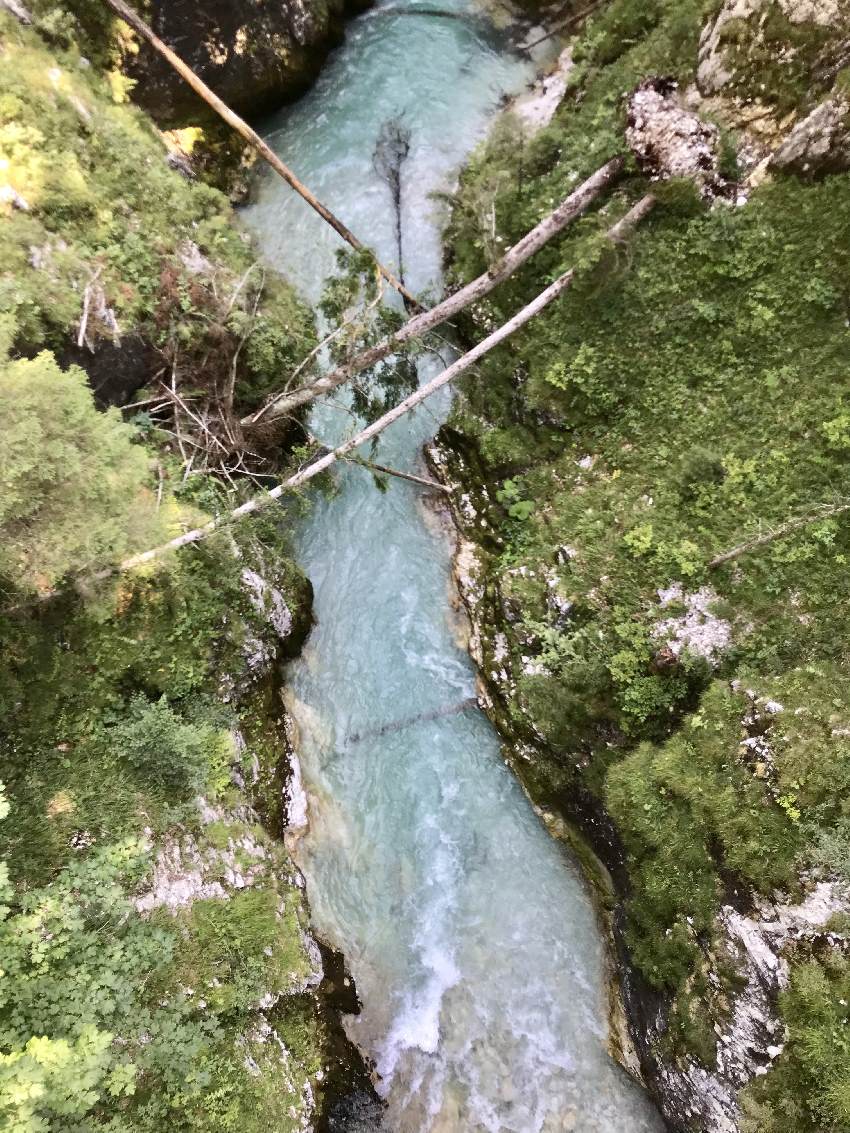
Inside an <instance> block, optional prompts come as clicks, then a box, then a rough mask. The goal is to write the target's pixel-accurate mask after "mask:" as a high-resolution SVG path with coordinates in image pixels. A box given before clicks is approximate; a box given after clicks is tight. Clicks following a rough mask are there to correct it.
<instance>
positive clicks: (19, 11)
mask: <svg viewBox="0 0 850 1133" xmlns="http://www.w3.org/2000/svg"><path fill="white" fill-rule="evenodd" d="M0 8H5V9H6V11H7V12H11V13H12V15H13V16H14V17H15V18H16V19H18V20H20V21H21V23H22V24H31V23H32V16H31V15H30V12H29V9H27V8H25V7H24V5H23V4H21V3H20V0H0Z"/></svg>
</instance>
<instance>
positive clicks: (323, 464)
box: [97, 195, 655, 577]
mask: <svg viewBox="0 0 850 1133" xmlns="http://www.w3.org/2000/svg"><path fill="white" fill-rule="evenodd" d="M654 204H655V198H654V197H653V196H651V195H647V196H645V197H642V198H641V200H639V201H638V202H637V204H636V205H634V206H633V207H632V208H631V209H630V210H629V212H627V213H626V215H625V216H624V217H623V218H622V220H620V221H618V222H617V224H615V225H613V226H612V227H611V228H610V229H609V230H608V232H607V236H608V239H609V240H611V241H613V242H614V243H618V242H620V241H621V240H623V239H624V238H625V237H626V236H627V235H628V234H629V233H630V232H631V231H632V229H633V228H634V227H635V225H637V224H638V223H639V222H640V221H641V220H642V219H643V218H644V217H645V216H646V215H647V213H649V212H650V210H651V209H652V207H653V206H654ZM574 278H575V269H574V268H570V270H569V271H567V272H565V273H564V274H563V275H562V276H560V277H559V278H558V279H556V280H555V282H554V283H552V284H550V285H549V287H547V288H546V290H545V291H542V292H541V293H540V294H539V295H538V296H537V297H536V298H535V299H532V301H531V302H530V303H529V304H527V306H525V307H523V308H522V310H521V311H519V312H518V313H517V314H516V315H514V317H513V318H512V319H509V320H508V322H506V323H504V324H503V325H502V326H500V327H499V328H498V329H497V330H494V331H493V333H492V334H489V335H487V337H486V338H485V339H482V341H481V342H479V343H478V345H477V346H474V347H473V348H472V349H471V350H470V351H468V352H467V353H466V354H464V355H463V356H462V357H461V358H458V359H457V361H456V362H453V363H452V365H451V366H449V367H448V368H447V369H445V370H443V371H442V373H440V374H437V376H436V377H434V378H432V379H431V381H430V382H426V383H425V385H423V386H420V387H419V389H417V390H415V391H414V392H413V393H412V394H410V396H409V397H406V398H404V400H403V401H400V402H399V403H398V405H396V406H394V407H393V408H392V409H390V410H389V412H387V413H385V414H384V415H383V417H379V418H378V420H377V421H374V422H373V423H372V424H371V425H368V426H367V427H366V428H365V429H362V430H361V431H360V432H359V433H357V434H356V435H355V436H353V437H351V438H350V439H349V440H347V441H345V442H344V443H343V444H341V445H339V446H338V447H337V448H335V449H332V450H331V451H329V452H326V453H324V454H323V455H322V456H320V457H319V459H318V460H314V461H312V462H311V463H310V464H308V465H306V466H305V467H304V468H301V469H300V470H299V471H298V472H296V473H295V475H294V476H290V477H289V479H288V480H284V481H283V483H281V484H278V486H277V487H276V488H272V490H271V491H270V492H265V493H263V495H261V496H254V498H253V499H250V500H248V501H247V502H246V503H244V504H242V505H240V506H239V507H238V508H235V509H234V510H233V511H232V512H229V513H228V514H227V515H222V516H219V517H218V518H217V519H211V520H210V522H209V523H205V524H204V525H203V526H202V527H196V528H195V529H194V530H193V531H187V532H186V533H185V534H183V535H178V536H177V538H176V539H171V540H169V542H167V543H163V544H162V546H160V547H154V548H153V549H152V550H150V551H144V552H143V553H142V554H140V555H133V556H132V557H130V558H128V559H125V560H124V561H123V562H122V563H121V564H120V565H119V566H118V568H117V570H118V571H129V570H133V569H134V568H135V567H138V566H142V565H143V564H144V563H149V562H152V561H153V560H154V559H159V558H162V556H163V555H165V554H167V553H168V552H169V551H175V550H177V549H178V548H179V547H185V546H187V545H188V544H190V543H198V542H200V541H201V539H204V538H206V536H207V535H211V534H212V533H213V532H214V531H218V530H219V528H221V527H225V526H227V525H228V524H230V523H233V522H235V521H236V520H238V519H242V518H243V517H244V516H246V515H253V514H254V513H255V512H258V511H260V510H261V509H262V508H264V507H266V506H267V505H268V504H270V503H272V502H273V501H274V500H278V499H280V497H281V496H282V495H283V494H284V493H285V492H288V491H291V490H292V489H294V488H300V487H301V486H302V485H303V484H306V483H307V482H308V481H309V480H312V479H313V478H314V477H315V476H318V475H319V474H320V473H322V472H324V471H326V470H327V469H328V468H330V467H331V465H333V464H335V463H336V462H337V461H338V460H340V459H342V458H344V457H346V456H347V455H348V453H350V452H353V450H354V449H356V448H359V447H360V445H364V444H366V443H367V441H371V440H372V439H373V438H374V437H377V436H378V435H379V434H381V433H383V431H384V430H385V429H387V428H389V426H390V425H392V424H393V423H394V422H395V421H398V419H399V418H400V417H403V416H404V415H405V414H406V413H409V412H410V411H411V410H412V409H415V408H416V406H417V405H421V404H422V402H423V401H425V400H427V399H428V398H429V397H431V396H432V395H433V394H435V393H436V392H437V390H440V389H442V388H443V387H444V386H446V385H448V384H449V383H450V382H453V381H454V380H455V379H456V378H459V377H460V376H461V374H464V373H466V371H467V370H469V369H470V367H472V366H474V365H475V363H476V362H477V361H478V360H479V358H483V357H484V355H485V354H487V353H489V351H491V350H492V349H493V348H494V347H495V346H498V345H499V343H501V342H504V341H505V339H506V338H509V337H510V336H511V335H512V334H514V333H516V331H518V330H519V329H520V327H524V326H525V325H526V323H528V322H530V321H531V320H532V319H533V318H534V317H535V315H538V314H539V313H540V312H541V311H542V310H544V309H545V308H546V307H548V306H549V304H550V303H552V302H554V300H555V299H557V298H558V297H559V296H560V295H563V293H564V292H565V291H566V290H567V288H568V287H569V286H570V284H571V283H572V282H573V279H574ZM112 573H114V571H109V570H107V571H104V572H103V573H102V575H98V576H97V577H108V576H109V575H110V574H112Z"/></svg>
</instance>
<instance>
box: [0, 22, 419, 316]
mask: <svg viewBox="0 0 850 1133" xmlns="http://www.w3.org/2000/svg"><path fill="white" fill-rule="evenodd" d="M3 2H4V3H5V2H6V0H3ZM103 3H105V4H106V5H107V6H108V7H109V8H111V9H112V11H113V12H114V13H115V14H116V15H117V16H120V18H121V19H122V20H123V21H124V22H125V23H126V24H129V25H130V27H131V28H132V29H133V31H135V32H137V33H138V34H139V35H140V36H141V37H142V38H143V39H145V40H147V42H148V43H149V44H150V45H151V47H153V49H154V50H155V51H158V52H159V54H160V55H162V57H163V58H164V59H165V60H166V61H167V62H168V63H170V65H171V66H172V67H173V68H174V70H175V71H176V72H177V73H178V75H180V77H181V78H183V79H185V80H186V82H187V83H188V84H189V86H190V87H191V88H192V90H193V91H194V92H195V93H196V94H197V95H199V96H200V98H202V99H203V100H204V102H205V103H206V104H207V106H209V107H211V108H212V109H213V110H214V111H215V112H216V114H218V116H219V117H220V118H223V119H224V121H225V122H226V123H227V124H228V126H231V127H232V128H233V129H234V130H235V131H236V132H237V133H238V134H241V135H242V137H243V138H244V139H245V141H246V142H247V143H248V144H249V145H250V146H251V147H252V148H253V149H255V150H256V151H257V153H258V154H259V155H260V157H262V158H263V159H264V160H265V161H267V162H268V164H269V165H270V166H271V167H272V169H273V170H274V171H275V173H277V174H279V176H281V177H282V178H283V180H284V181H285V182H286V183H287V185H289V186H290V188H292V189H294V190H295V192H296V193H298V195H299V196H300V197H302V198H303V199H304V200H305V201H306V202H307V204H308V205H309V206H310V208H312V209H314V210H315V211H316V212H317V213H318V214H319V216H320V217H321V218H322V220H324V221H326V222H327V223H328V224H329V225H330V226H331V228H333V229H334V230H335V231H336V232H337V233H338V234H339V235H340V236H341V237H342V238H343V240H345V242H346V243H347V244H350V245H351V247H352V248H356V249H357V251H363V250H364V249H365V247H366V245H365V244H363V243H362V242H361V241H360V240H358V238H357V237H356V236H355V235H354V233H353V232H352V231H351V230H350V229H349V228H347V227H346V225H344V224H343V222H342V221H341V220H340V219H339V217H337V216H335V215H334V214H333V213H332V212H331V210H330V209H329V208H327V207H326V206H325V205H323V204H322V202H321V201H320V200H319V199H318V197H315V196H314V195H313V193H312V192H311V191H310V190H309V189H308V188H307V186H306V185H305V184H303V183H302V182H301V181H299V180H298V178H297V177H296V176H295V174H294V173H293V172H292V170H291V169H290V168H289V167H288V166H287V165H284V163H283V162H282V161H281V160H280V158H279V157H278V156H277V154H276V153H275V152H274V150H273V149H271V147H270V146H268V145H267V144H266V143H265V142H264V141H263V139H262V138H261V137H260V135H259V134H258V133H257V132H256V131H255V130H252V129H251V127H250V126H249V125H248V123H247V122H246V121H245V120H244V119H243V118H240V117H239V115H238V114H237V113H236V112H235V111H233V110H231V109H230V107H229V106H228V105H227V103H226V102H223V101H222V99H220V98H219V97H218V95H217V94H215V92H214V91H212V90H211V89H210V88H209V87H208V86H207V84H206V83H205V82H204V81H203V79H200V78H199V77H198V76H197V75H196V74H195V72H194V71H193V70H192V68H191V67H189V66H187V64H186V63H184V62H183V60H182V59H181V58H180V56H179V55H177V54H176V53H175V52H174V51H172V50H171V48H170V47H169V46H168V44H166V43H164V42H163V41H162V40H161V39H160V38H159V36H158V35H157V34H156V32H154V31H153V29H152V28H150V27H149V26H148V25H147V24H146V23H145V21H144V20H143V19H142V18H141V16H139V15H138V14H137V13H136V12H134V11H133V9H132V8H131V7H129V5H127V4H125V3H124V0H103ZM376 266H377V268H378V271H379V272H380V273H381V275H382V276H383V277H384V279H385V280H386V281H387V283H389V284H390V286H391V287H393V288H395V290H396V291H398V292H399V294H400V295H402V296H403V298H404V299H405V300H406V301H407V302H408V303H409V304H411V305H412V306H413V308H414V309H415V310H421V307H420V304H419V303H418V302H417V300H416V298H415V297H414V296H413V295H411V293H410V292H409V291H408V290H407V288H406V287H405V286H404V284H403V283H401V281H400V280H398V279H396V277H395V276H394V275H393V273H392V272H391V271H390V270H389V268H386V267H384V266H383V264H381V263H378V262H377V261H376Z"/></svg>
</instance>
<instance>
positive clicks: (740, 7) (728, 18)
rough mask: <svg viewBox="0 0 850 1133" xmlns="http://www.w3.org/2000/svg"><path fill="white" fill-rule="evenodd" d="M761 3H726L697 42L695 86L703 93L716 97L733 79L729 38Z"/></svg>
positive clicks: (748, 0)
mask: <svg viewBox="0 0 850 1133" xmlns="http://www.w3.org/2000/svg"><path fill="white" fill-rule="evenodd" d="M762 4H763V0H727V2H726V3H725V4H724V5H723V7H722V8H721V9H720V11H719V13H718V14H717V18H716V19H715V20H714V22H713V23H710V24H708V25H707V26H706V27H705V28H704V29H703V32H702V36H701V37H700V43H699V63H698V65H697V85H698V86H699V89H700V90H701V91H702V93H703V94H716V93H717V91H719V90H721V89H722V88H723V87H725V86H726V84H727V83H729V82H730V81H731V80H732V78H733V77H734V68H733V65H732V62H731V59H730V57H729V52H728V50H727V47H728V37H729V34H730V32H731V31H732V29H733V28H734V27H735V26H736V25H739V24H740V22H741V21H744V20H749V18H750V17H751V16H752V15H754V14H755V13H756V12H758V11H759V10H760V9H761V7H762Z"/></svg>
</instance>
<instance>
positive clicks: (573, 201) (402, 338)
mask: <svg viewBox="0 0 850 1133" xmlns="http://www.w3.org/2000/svg"><path fill="white" fill-rule="evenodd" d="M623 165H624V159H623V158H622V157H615V158H612V159H611V161H609V162H606V164H605V165H603V166H602V167H601V169H597V171H596V172H595V173H594V174H592V175H591V176H590V177H588V179H587V180H586V181H585V182H583V184H581V185H579V187H578V188H577V189H576V190H575V191H574V192H572V193H570V195H569V196H568V197H566V198H565V199H564V200H563V201H562V202H561V204H560V205H559V206H558V207H557V208H556V209H555V211H554V212H552V213H550V214H549V216H547V217H545V218H544V219H543V220H541V221H540V223H539V224H538V225H536V227H534V228H532V230H531V231H530V232H528V233H527V234H526V235H525V236H524V237H523V238H522V240H520V241H519V242H518V243H516V244H514V246H513V247H512V248H509V249H508V250H507V252H505V254H504V255H503V256H502V258H501V259H500V260H499V261H498V263H496V264H494V265H493V267H492V268H490V270H489V271H487V272H485V273H484V274H483V275H480V276H479V277H478V278H477V279H474V280H473V281H472V282H471V283H468V284H467V285H466V286H465V287H462V288H461V289H460V290H459V291H456V292H455V293H454V295H450V296H449V297H448V298H447V299H444V300H443V301H442V303H438V304H437V305H436V306H435V307H432V308H431V309H430V310H429V311H423V312H422V313H421V314H419V315H415V316H414V317H413V318H412V319H409V320H408V321H407V322H406V323H405V324H404V326H402V327H401V328H400V329H399V330H397V331H396V332H395V333H394V334H391V335H389V336H388V337H387V338H385V339H383V340H382V341H381V342H379V343H377V344H376V345H375V346H370V347H369V348H368V349H366V350H362V351H361V352H360V353H359V354H356V355H355V356H354V357H353V358H351V359H350V360H349V361H348V362H344V363H343V364H342V365H341V366H338V367H337V368H336V369H335V370H331V371H330V373H328V374H324V375H323V376H322V377H320V378H318V379H317V380H316V381H314V382H310V383H308V384H307V385H304V386H301V387H299V388H298V389H294V390H292V391H290V392H284V393H282V394H280V395H278V396H277V397H276V398H272V400H271V401H269V402H268V403H267V404H266V405H265V406H264V407H262V408H261V409H259V410H258V411H257V412H256V413H253V414H251V416H249V417H244V418H243V419H242V426H243V428H245V429H250V428H251V427H252V426H255V425H257V424H258V423H259V422H261V421H263V422H267V421H273V420H274V419H275V418H276V417H282V416H285V415H286V414H289V413H291V412H292V411H293V410H294V409H298V408H299V407H300V406H302V405H307V404H309V402H311V401H313V400H314V399H315V398H317V397H321V396H322V395H323V394H327V393H331V392H332V391H333V390H335V389H338V388H339V387H340V386H342V385H345V383H346V382H348V381H350V379H351V378H353V377H354V376H355V374H359V373H361V372H362V371H363V370H367V369H368V368H369V367H370V366H374V365H375V364H376V363H378V362H380V361H382V359H384V358H386V357H387V356H388V355H390V354H392V353H394V352H395V351H396V350H398V348H399V347H400V346H403V345H404V344H405V343H406V342H410V341H411V339H415V338H421V337H422V336H423V335H426V334H428V333H429V332H430V331H432V330H434V329H435V328H436V327H438V326H440V325H441V324H442V323H445V322H447V321H448V320H449V319H451V318H453V317H454V316H455V315H457V314H459V313H460V312H461V311H462V310H464V309H465V308H466V307H468V306H469V305H470V304H471V303H475V302H476V301H477V300H480V299H483V298H484V296H485V295H489V294H490V292H491V291H493V290H494V289H495V288H496V287H498V286H499V284H500V283H503V282H504V281H505V280H506V279H508V278H509V277H510V276H511V275H513V274H514V272H515V271H517V269H518V268H520V267H522V265H523V264H524V263H526V262H527V261H528V260H529V259H531V257H532V256H533V255H534V254H535V253H536V252H538V251H539V250H540V249H541V248H542V247H543V246H544V245H545V244H547V243H548V242H549V241H550V240H551V239H552V238H553V237H554V236H557V235H558V234H559V233H560V232H563V230H564V229H565V228H566V227H567V225H568V224H570V223H571V221H573V220H575V219H576V218H577V217H579V216H581V215H582V213H584V212H585V210H586V209H587V208H588V206H589V205H590V204H591V202H592V201H593V200H594V199H595V198H596V197H598V196H599V194H600V193H601V192H602V191H603V189H605V188H607V187H608V186H609V185H610V184H611V183H612V182H613V181H614V180H616V178H617V177H618V176H619V174H620V172H621V171H622V169H623Z"/></svg>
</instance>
